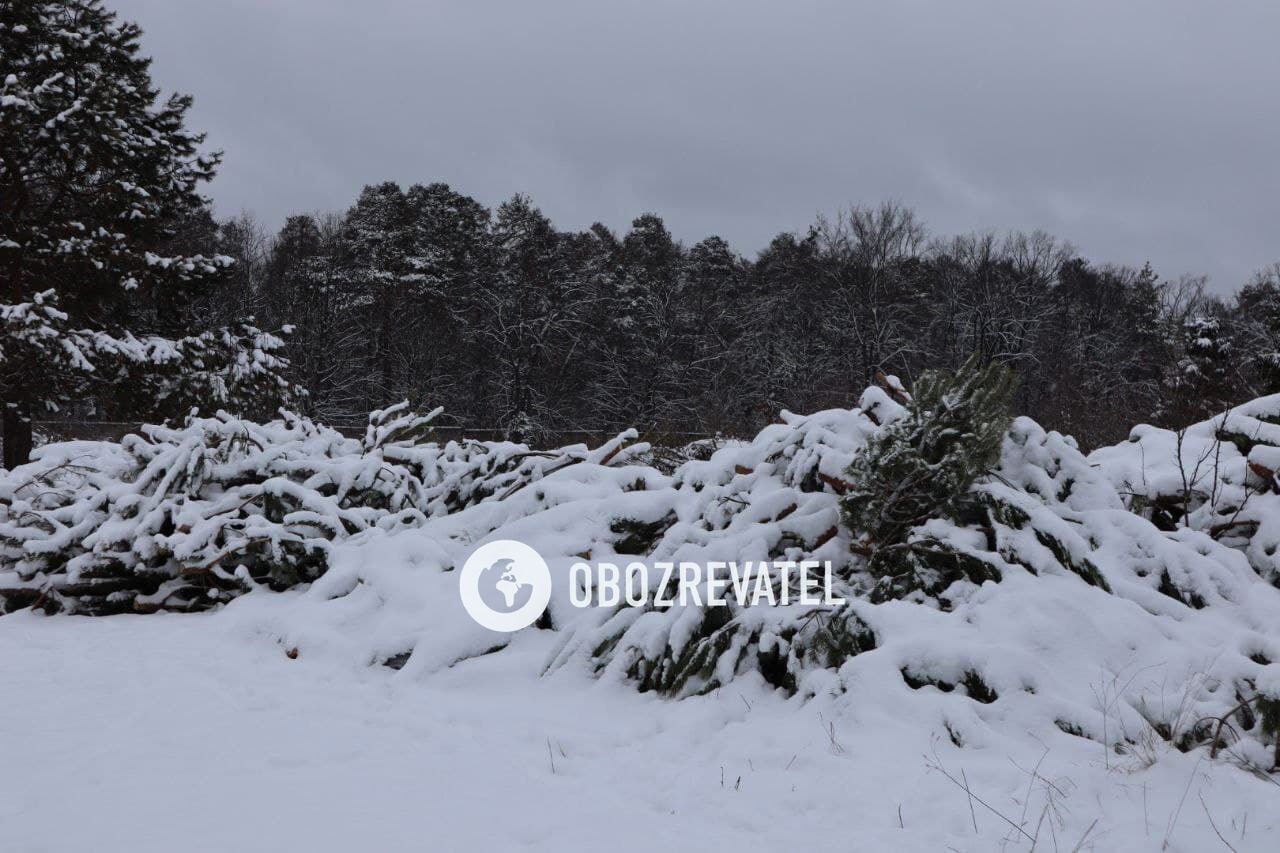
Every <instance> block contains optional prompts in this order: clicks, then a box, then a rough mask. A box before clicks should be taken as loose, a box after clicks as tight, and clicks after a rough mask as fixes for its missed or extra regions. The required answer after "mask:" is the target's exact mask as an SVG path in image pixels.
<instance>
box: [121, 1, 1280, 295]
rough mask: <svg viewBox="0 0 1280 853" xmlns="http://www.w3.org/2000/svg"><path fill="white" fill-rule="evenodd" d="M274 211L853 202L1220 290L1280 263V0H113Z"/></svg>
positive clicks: (744, 234) (566, 224) (275, 218)
mask: <svg viewBox="0 0 1280 853" xmlns="http://www.w3.org/2000/svg"><path fill="white" fill-rule="evenodd" d="M107 3H108V5H110V6H113V7H114V8H116V9H118V10H120V11H121V12H122V13H123V14H124V15H125V16H126V17H128V18H131V19H134V20H137V21H138V22H139V23H140V24H141V25H142V27H143V29H144V30H145V31H146V37H145V39H144V47H145V49H146V50H147V51H148V52H149V53H150V54H151V55H152V56H154V57H155V60H156V62H155V77H156V79H157V81H158V82H159V84H160V85H161V86H163V87H164V88H165V89H166V90H172V89H177V90H179V91H184V92H188V93H190V94H192V95H194V96H195V99H196V103H195V108H194V110H193V115H192V125H193V126H194V127H195V128H197V129H201V130H206V131H208V133H209V140H210V143H211V144H212V145H213V146H216V147H219V148H222V149H223V150H224V151H225V153H226V159H225V163H224V165H223V167H222V170H221V173H220V175H219V177H218V178H217V180H216V182H215V183H214V184H213V186H212V187H211V190H210V192H211V194H212V196H213V197H214V200H215V202H216V203H217V206H218V212H219V213H220V214H223V215H230V214H234V213H236V212H238V211H239V210H241V209H247V210H250V211H253V212H254V213H256V214H257V215H258V216H259V217H261V218H262V219H263V220H264V221H266V222H267V223H268V224H269V225H271V226H272V227H275V226H276V225H278V224H279V223H280V222H281V221H282V220H283V217H284V216H285V215H287V214H289V213H292V212H299V211H311V210H341V209H345V208H346V207H348V206H349V205H350V204H351V203H352V202H353V201H354V199H355V197H356V195H357V193H358V192H359V190H360V187H361V186H362V185H364V184H366V183H372V182H375V181H380V180H386V179H391V180H396V181H399V182H401V183H402V184H405V185H408V184H410V183H415V182H422V183H426V182H430V181H444V182H446V183H449V184H451V185H452V186H453V187H454V188H455V189H458V190H460V191H462V192H465V193H467V194H470V195H472V196H475V197H476V198H478V199H479V200H481V201H482V202H485V203H486V204H490V205H493V204H497V203H498V202H500V201H502V200H503V199H504V198H507V197H509V196H510V195H511V194H513V193H515V192H526V193H528V194H530V195H531V196H532V197H533V199H534V201H535V202H536V203H537V204H538V205H539V206H540V207H541V208H542V209H543V211H545V212H546V213H547V214H548V215H549V216H551V217H552V219H554V220H555V222H556V223H557V225H559V226H560V227H562V228H579V227H585V226H587V225H589V224H591V222H593V221H596V220H600V221H603V222H605V223H606V224H608V225H611V226H613V227H615V228H618V229H625V226H626V225H627V224H628V223H629V222H630V220H631V219H632V218H633V217H635V216H636V215H637V214H639V213H642V212H645V211H654V212H657V213H659V214H660V215H662V216H663V217H664V219H665V220H666V222H667V224H668V227H670V228H671V230H672V231H673V232H674V233H675V234H676V235H677V236H678V237H679V238H681V239H683V240H685V241H688V242H692V241H696V240H698V239H700V238H702V237H704V236H707V235H708V234H712V233H718V234H720V235H722V236H724V237H725V238H727V239H728V240H729V241H730V242H731V243H732V244H733V245H734V246H735V247H736V248H737V249H738V250H739V251H740V252H742V253H744V254H746V255H748V256H754V254H755V253H756V251H758V250H759V249H760V248H762V247H763V246H764V245H765V244H766V243H767V242H768V240H769V239H770V238H771V237H772V236H773V235H774V234H776V233H778V232H779V231H784V230H803V229H804V228H805V227H807V225H808V223H810V222H811V221H812V220H813V218H814V216H815V214H816V213H818V212H820V211H828V212H830V211H834V210H836V209H838V208H840V207H842V206H844V205H847V204H849V203H855V202H856V203H866V204H870V203H875V202H877V201H879V200H882V199H890V198H891V199H897V200H900V201H902V202H905V203H906V204H909V205H911V206H913V207H915V208H916V209H917V210H918V211H919V212H920V213H921V214H922V215H923V216H924V218H925V219H926V220H927V222H928V223H929V226H930V228H931V230H932V231H933V232H934V233H940V234H952V233H957V232H967V231H973V230H987V229H994V230H997V231H1003V230H1006V229H1010V228H1016V229H1022V230H1032V229H1035V228H1043V229H1045V230H1047V231H1049V232H1051V233H1053V234H1054V235H1056V236H1059V237H1062V238H1065V239H1068V240H1070V241H1071V242H1072V243H1074V244H1075V245H1076V246H1077V247H1079V248H1080V250H1081V251H1082V252H1084V253H1085V254H1086V255H1087V256H1088V257H1090V258H1092V259H1095V260H1099V261H1112V262H1117V263H1129V264H1134V265H1140V264H1141V263H1142V262H1143V261H1145V260H1148V259H1149V260H1150V261H1151V262H1152V263H1153V264H1154V265H1155V266H1156V269H1157V271H1158V272H1160V273H1161V275H1162V276H1164V277H1165V278H1174V277H1176V276H1177V275H1179V274H1181V273H1204V274H1208V275H1209V276H1210V277H1211V278H1212V280H1213V282H1214V285H1215V287H1216V288H1218V289H1221V290H1233V289H1235V287H1236V286H1238V285H1239V284H1240V283H1241V282H1243V281H1244V280H1245V279H1246V278H1247V277H1248V275H1249V274H1250V272H1251V271H1252V270H1254V269H1257V268H1259V267H1261V266H1263V265H1265V264H1268V263H1271V262H1273V261H1277V260H1280V49H1277V43H1278V42H1277V34H1278V33H1280V3H1277V2H1276V0H1217V1H1216V2H1214V0H1198V2H1189V0H1123V1H1122V2H1119V1H1118V0H1070V1H1069V2H1066V0H1064V2H1053V3H1049V2H1037V0H1009V2H989V0H965V2H954V0H930V2H924V0H916V2H913V1H912V0H879V2H861V0H828V1H826V2H819V0H785V2H784V0H775V2H769V3H764V2H755V0H717V1H716V2H701V0H677V1H676V2H668V0H635V1H634V2H628V3H617V2H607V0H580V2H578V1H577V0H466V1H465V2H463V0H458V2H438V0H361V2H354V0H217V2H209V0H107Z"/></svg>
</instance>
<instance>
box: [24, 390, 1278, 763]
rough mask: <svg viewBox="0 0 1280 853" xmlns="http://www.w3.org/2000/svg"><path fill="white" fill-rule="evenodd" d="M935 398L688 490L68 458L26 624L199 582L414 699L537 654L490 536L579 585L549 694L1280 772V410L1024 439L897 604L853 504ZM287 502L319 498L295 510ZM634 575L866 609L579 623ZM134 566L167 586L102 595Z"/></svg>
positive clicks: (460, 449) (462, 464) (247, 428)
mask: <svg viewBox="0 0 1280 853" xmlns="http://www.w3.org/2000/svg"><path fill="white" fill-rule="evenodd" d="M906 402H907V398H906V397H905V395H904V394H903V393H902V391H901V389H900V388H899V387H897V386H896V385H893V384H891V385H889V386H888V387H886V388H879V387H876V388H871V389H868V390H867V391H866V392H865V393H864V394H863V396H862V398H861V400H860V401H859V404H858V406H857V407H856V408H853V409H849V410H831V411H826V412H819V413H817V414H813V415H809V416H798V415H791V414H784V417H783V422H782V423H779V424H775V425H772V426H770V427H767V428H766V429H764V430H763V431H761V433H760V434H759V435H758V436H756V438H755V439H754V440H752V441H751V442H748V443H734V444H729V445H727V446H724V447H722V448H720V449H719V450H718V451H716V452H715V453H714V454H713V455H712V456H711V458H710V459H706V460H690V461H687V462H685V463H683V464H682V465H680V466H679V467H677V468H676V469H675V470H674V472H672V473H665V472H664V471H663V470H660V469H659V468H658V467H655V466H654V465H651V464H647V463H646V455H647V451H648V448H646V447H644V446H643V445H637V446H631V447H625V446H624V445H625V443H626V441H627V440H629V438H630V437H631V436H628V435H624V436H622V437H620V438H619V440H617V441H615V442H611V443H610V444H609V445H607V446H606V447H604V448H600V449H597V450H588V449H587V448H585V447H575V448H564V449H561V450H558V451H552V452H549V453H539V452H536V451H532V450H530V449H529V448H526V447H523V446H521V445H513V444H507V443H482V442H466V443H462V444H458V443H452V442H451V443H449V444H447V445H443V446H440V445H435V444H431V443H421V439H422V436H421V434H418V433H415V432H413V430H416V429H417V428H418V427H420V426H422V424H421V423H420V422H419V421H418V420H415V419H414V416H411V415H409V414H407V413H405V412H403V411H400V412H396V413H393V414H392V415H386V414H383V415H378V416H375V419H377V418H381V420H382V421H383V422H390V421H392V420H394V419H395V418H401V419H405V418H407V419H408V420H407V421H405V424H407V425H408V427H412V429H410V432H407V433H397V432H396V430H395V429H391V430H387V431H384V432H383V433H379V432H378V429H377V427H376V425H375V426H374V427H371V430H370V435H369V436H368V437H366V439H365V440H364V441H363V442H358V441H355V440H349V439H342V438H341V437H340V436H337V435H336V434H333V433H330V432H327V431H325V430H323V429H322V428H319V427H315V426H313V425H309V424H305V423H304V422H299V421H284V422H277V423H275V424H270V425H264V426H256V425H249V424H243V423H240V422H236V421H233V420H231V419H225V418H224V419H214V420H211V421H197V422H193V423H192V424H190V425H188V426H187V427H185V428H183V429H180V430H151V431H149V432H148V434H147V435H146V436H145V437H143V438H141V439H130V440H126V441H125V442H124V443H122V444H121V445H95V446H93V447H92V448H86V447H85V446H84V445H83V444H68V445H53V446H50V447H47V448H45V449H43V450H42V451H41V453H40V455H39V457H38V458H37V460H36V461H35V462H33V463H32V464H31V465H28V466H24V467H23V468H20V469H17V470H16V471H13V472H10V473H9V474H7V475H6V476H5V478H4V480H3V482H0V498H2V499H3V501H4V511H3V516H2V517H0V538H2V539H3V542H4V543H5V551H4V561H5V562H4V566H5V568H4V570H3V572H2V573H0V589H2V590H4V592H3V595H4V597H5V598H6V600H7V601H8V602H9V606H10V607H16V606H20V605H25V604H38V605H40V606H45V605H47V604H49V602H53V601H56V602H58V606H60V607H63V608H65V609H68V610H72V611H75V610H77V609H86V608H84V607H83V606H82V604H81V602H82V601H85V600H88V601H89V603H90V604H92V605H93V607H90V608H87V609H89V610H90V611H91V612H93V610H94V608H96V609H97V610H98V611H102V610H110V609H111V607H109V606H107V605H109V604H111V603H112V602H116V603H121V604H122V607H120V608H119V609H124V608H126V607H127V608H129V609H141V610H147V609H153V608H154V607H155V606H158V605H159V604H161V603H167V602H170V601H172V597H173V596H174V593H175V591H179V592H180V594H179V596H178V598H179V600H180V601H182V602H184V603H186V604H187V605H189V606H195V603H196V602H199V603H201V604H202V605H203V603H205V600H206V599H211V600H215V601H223V600H227V599H229V598H232V597H234V596H235V595H238V594H240V593H242V592H244V591H246V590H256V588H258V587H259V586H271V587H275V588H290V589H289V591H288V592H285V593H283V594H267V593H265V592H255V593H254V594H251V595H247V596H245V597H244V598H242V599H241V600H239V601H236V602H235V603H234V604H233V605H232V608H231V609H232V610H233V611H234V612H235V613H236V614H238V618H240V619H242V620H244V622H245V624H246V626H247V630H250V631H252V632H254V633H261V634H266V635H268V636H274V637H276V638H278V639H279V641H280V642H281V643H282V644H283V645H284V646H285V647H286V648H289V649H302V650H304V652H303V653H304V654H307V655H325V656H329V657H334V658H337V659H340V660H345V661H346V662H347V663H349V664H350V665H352V666H356V667H368V666H376V665H380V664H385V665H388V666H390V667H392V668H395V669H399V670H400V674H399V676H397V677H400V678H412V677H415V676H416V675H420V674H422V673H425V672H431V671H438V670H441V669H443V668H446V667H452V666H454V665H456V664H458V663H459V662H460V661H463V660H465V659H468V658H472V657H476V656H479V655H484V654H490V653H495V652H500V651H501V650H502V649H503V648H504V647H505V646H506V645H507V644H509V643H510V642H511V640H512V637H510V636H507V635H499V634H493V633H490V632H487V631H485V630H484V629H481V628H479V627H478V626H476V625H475V624H474V623H472V622H470V620H469V619H468V618H467V617H466V616H465V614H464V613H463V611H462V607H461V605H460V603H459V601H458V598H457V590H456V574H455V572H454V571H453V570H454V569H455V568H456V567H458V566H460V565H461V563H462V561H463V560H465V558H466V556H467V555H468V554H469V553H470V551H471V550H473V549H474V548H475V547H476V546H477V545H479V544H481V543H482V542H484V541H488V540H491V539H498V538H502V539H515V540H519V541H523V542H526V543H528V544H530V545H532V546H533V547H534V548H536V549H537V550H538V551H539V553H540V554H542V555H543V557H544V558H545V559H546V560H547V561H548V563H549V564H550V565H551V568H552V574H553V578H554V579H555V583H556V585H557V586H556V589H555V591H554V594H553V598H552V604H551V607H550V608H549V610H548V613H547V615H546V616H545V617H544V619H543V620H541V621H540V622H539V623H538V626H537V627H535V628H531V629H528V630H529V631H549V632H554V636H555V637H556V640H555V643H554V646H553V648H552V650H551V652H550V653H549V655H548V658H547V660H546V665H545V672H546V673H547V674H548V675H553V674H555V673H557V672H559V671H562V670H564V669H565V668H573V669H575V670H578V671H585V672H590V673H594V674H596V675H597V676H599V677H600V678H602V679H605V680H615V681H619V682H627V683H632V684H635V685H636V686H637V687H639V688H640V689H641V690H654V691H658V692H662V693H666V694H670V695H673V696H687V695H692V694H698V693H705V692H707V691H713V690H716V689H718V688H722V687H724V686H725V685H728V684H730V683H732V682H734V681H735V680H738V679H749V680H753V681H756V682H762V683H765V684H768V685H772V686H773V687H775V688H777V689H778V690H780V691H781V692H782V693H783V694H784V695H793V694H798V695H800V696H801V697H814V696H818V695H831V694H843V693H863V694H865V695H867V696H868V697H871V698H870V701H872V702H875V703H877V704H878V705H882V706H883V708H884V709H885V711H886V713H890V712H891V711H892V709H893V708H901V707H904V703H907V704H912V703H915V704H920V703H923V704H920V707H922V708H928V709H929V711H928V713H929V714H930V715H934V717H935V719H934V722H935V723H936V725H937V727H938V728H939V729H940V730H944V731H946V732H947V733H948V736H949V737H950V738H951V740H952V741H953V742H954V743H956V744H957V745H961V744H973V743H981V742H983V741H985V740H988V739H991V738H993V737H995V736H996V733H997V732H999V731H1003V730H1006V729H1007V728H1008V727H1010V726H1015V727H1018V728H1019V729H1021V730H1026V731H1029V732H1034V733H1037V735H1038V736H1042V737H1046V738H1049V737H1071V738H1086V739H1090V740H1093V741H1097V742H1098V743H1100V744H1102V745H1103V748H1104V749H1105V750H1106V751H1108V752H1109V753H1111V754H1123V755H1128V756H1131V757H1134V758H1135V760H1136V759H1140V758H1141V756H1143V755H1145V754H1149V753H1150V752H1151V751H1152V750H1153V749H1154V748H1155V745H1156V744H1166V745H1168V746H1170V747H1171V748H1177V749H1179V750H1183V751H1187V750H1193V749H1198V748H1203V749H1205V750H1206V752H1207V753H1212V754H1213V755H1214V756H1215V757H1222V756H1230V757H1231V758H1232V759H1233V760H1235V761H1237V762H1238V763H1240V764H1241V765H1244V766H1246V767H1248V768H1250V769H1253V770H1255V771H1256V772H1266V771H1267V770H1269V769H1271V768H1273V767H1274V766H1275V764H1276V756H1275V749H1276V741H1277V732H1276V728H1277V722H1280V721H1278V720H1277V716H1278V715H1277V713H1276V711H1277V708H1278V707H1280V705H1278V704H1277V703H1280V676H1277V671H1280V664H1276V663H1273V661H1280V591H1278V590H1277V589H1276V588H1275V587H1274V586H1273V582H1274V580H1275V579H1276V577H1277V565H1276V562H1275V555H1276V543H1277V536H1278V535H1280V532H1278V531H1277V524H1280V495H1278V494H1277V481H1276V477H1275V470H1276V463H1277V462H1278V461H1280V396H1276V397H1269V398H1263V399H1261V400H1257V401H1254V402H1252V403H1250V404H1248V405H1246V406H1243V407H1240V408H1239V409H1235V410H1233V411H1231V412H1228V413H1226V414H1225V415H1223V416H1221V417H1219V418H1216V419H1214V420H1213V421H1211V422H1206V423H1204V424H1198V425H1195V426H1192V427H1190V428H1188V429H1187V430H1185V431H1183V432H1181V433H1172V432H1168V431H1165V430H1157V429H1154V428H1152V427H1147V426H1142V427H1138V428H1136V429H1135V430H1134V432H1133V435H1132V436H1131V439H1130V440H1129V441H1128V442H1126V443H1123V444H1121V445H1117V446H1115V447H1110V448H1104V449H1101V450H1098V451H1096V452H1094V453H1093V454H1091V455H1090V456H1088V457H1086V456H1084V455H1083V454H1082V453H1081V452H1080V451H1079V450H1078V449H1077V447H1076V446H1075V444H1074V442H1073V441H1072V440H1071V439H1070V438H1069V437H1065V436H1062V435H1060V434H1058V433H1056V432H1052V431H1045V430H1044V429H1042V428H1041V427H1040V426H1039V425H1037V424H1036V423H1034V422H1033V421H1030V420H1028V419H1025V418H1021V419H1018V420H1016V421H1015V422H1014V423H1013V425H1012V427H1011V429H1010V430H1009V432H1008V434H1007V436H1006V438H1005V441H1004V445H1003V449H1002V451H1001V458H1000V461H999V464H998V466H997V468H996V470H995V471H993V472H992V474H991V475H990V476H989V477H986V478H984V479H983V480H982V481H981V482H980V483H979V484H978V485H976V486H975V487H974V489H975V493H976V496H977V497H978V498H979V500H978V505H979V506H980V507H981V511H980V513H979V514H978V515H976V516H974V517H967V518H964V519H961V520H956V519H941V518H939V519H933V520H931V521H929V522H928V523H927V524H925V525H922V526H921V527H920V528H919V529H918V530H916V531H914V532H913V534H912V537H913V538H912V541H913V542H916V543H920V544H921V547H922V548H925V549H928V550H936V551H937V552H938V553H940V554H944V555H945V559H940V560H939V561H938V562H937V563H936V564H930V566H931V568H930V569H929V571H930V572H931V574H930V576H929V577H926V578H925V579H924V582H923V583H922V584H920V585H917V586H915V587H914V588H912V589H910V590H904V591H900V593H895V594H892V595H885V594H883V592H880V593H877V578H875V577H873V576H872V575H871V574H870V573H869V572H868V571H867V560H866V558H865V555H864V554H862V553H859V549H858V543H857V541H856V540H855V539H854V538H853V537H852V535H851V534H850V532H849V531H848V530H846V529H845V528H844V527H843V525H842V524H841V523H840V518H841V516H840V508H839V502H840V498H841V494H842V493H843V492H844V491H845V490H846V489H847V487H848V483H847V482H845V481H844V479H843V478H844V476H846V472H847V470H848V469H849V467H850V464H851V462H852V461H853V459H854V457H855V455H856V454H857V453H858V452H859V451H860V449H861V448H862V447H863V446H864V445H865V443H866V441H867V439H868V437H869V436H871V435H873V434H875V432H876V431H877V430H879V429H881V428H882V427H883V426H884V425H885V424H888V423H890V422H893V421H894V420H896V419H898V418H900V417H902V415H903V411H904V409H903V406H904V403H906ZM415 425H416V426H415ZM408 427H406V428H408ZM397 436H398V437H397ZM232 442H235V448H236V449H235V450H234V451H233V450H232V448H231V443H232ZM86 454H90V455H86ZM388 472H389V473H388ZM197 475H198V476H197ZM182 477H185V479H183V482H184V483H186V484H188V485H185V486H183V487H181V488H177V487H175V486H174V485H173V484H174V483H176V482H178V479H179V478H182ZM194 483H198V484H199V485H198V486H195V485H190V484H194ZM160 484H164V485H163V486H162V485H160ZM357 496H363V497H357ZM375 496H376V497H375ZM267 497H271V498H273V499H275V500H286V499H287V500H289V501H292V503H289V504H288V505H287V507H286V508H285V509H284V510H282V511H272V510H271V509H269V508H268V507H267V505H266V504H265V503H264V502H263V501H265V499H266V498H267ZM229 519H230V521H229ZM249 542H252V543H253V548H254V549H256V550H254V552H253V554H252V555H249V556H246V554H247V553H248V546H244V547H241V545H243V544H244V543H249ZM237 543H240V544H237ZM273 549H274V550H273ZM277 552H278V553H285V554H289V553H297V554H303V555H306V558H307V559H306V560H304V561H302V562H300V563H298V564H299V565H303V566H305V567H306V568H305V571H303V572H301V573H300V574H299V575H298V576H296V577H284V576H280V575H279V574H278V573H276V572H275V570H274V569H271V570H267V569H264V568H263V567H268V566H272V565H273V562H272V561H273V559H275V558H274V556H273V555H275V554H276V553H277ZM632 557H642V558H643V559H645V560H649V561H656V560H691V561H702V562H705V561H712V560H739V561H741V560H768V559H788V560H797V561H799V560H802V559H813V560H821V561H831V563H832V564H833V566H834V568H835V570H836V573H837V578H838V581H837V586H838V589H837V591H838V592H839V593H840V594H841V595H843V596H844V597H845V598H847V599H849V601H848V603H847V604H845V605H843V606H840V607H835V608H813V607H801V606H798V605H790V606H780V607H767V606H759V607H752V606H749V605H747V606H739V605H737V604H731V605H730V606H729V607H714V608H708V607H702V606H698V605H696V604H689V605H686V606H681V605H676V606H671V607H664V608H653V607H645V608H631V607H627V606H620V607H617V608H612V609H587V610H580V609H575V608H572V607H571V606H569V604H568V599H569V595H568V593H569V590H568V589H567V578H568V576H569V574H568V567H569V565H570V564H572V563H573V562H575V561H577V560H581V559H593V560H617V561H621V562H625V561H626V560H627V559H629V558H632ZM192 566H196V567H201V568H205V569H207V571H202V572H192V571H191V568H190V567H192ZM103 571H107V572H108V573H109V575H110V576H111V577H112V578H114V579H115V581H116V582H117V583H120V584H123V583H124V581H125V580H126V579H128V578H133V577H136V576H146V577H149V578H151V579H152V580H153V581H155V584H154V586H148V587H145V588H139V587H138V586H137V584H136V583H135V584H134V585H133V586H128V584H125V587H127V589H124V591H121V590H116V591H114V592H104V593H102V594H100V595H97V594H95V595H96V597H93V598H90V599H86V598H85V596H86V593H87V591H88V590H86V588H84V587H83V585H84V584H85V583H86V582H88V580H92V579H94V578H95V577H99V576H102V575H100V573H102V572H103ZM87 579H88V580H87ZM298 582H302V583H300V584H299V583H298ZM201 596H203V598H202V597H201ZM52 609H56V608H52Z"/></svg>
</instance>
